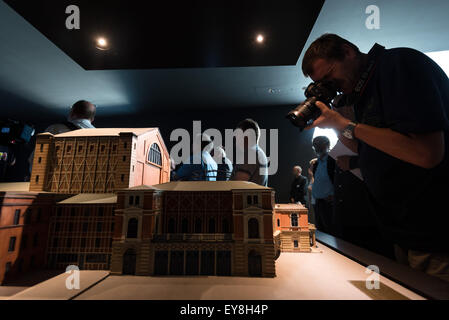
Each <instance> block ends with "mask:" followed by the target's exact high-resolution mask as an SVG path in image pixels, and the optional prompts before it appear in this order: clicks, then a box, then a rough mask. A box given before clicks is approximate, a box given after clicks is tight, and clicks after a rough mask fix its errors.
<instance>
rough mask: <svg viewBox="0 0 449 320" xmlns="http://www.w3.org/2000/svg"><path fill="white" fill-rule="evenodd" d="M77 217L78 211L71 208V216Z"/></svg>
mask: <svg viewBox="0 0 449 320" xmlns="http://www.w3.org/2000/svg"><path fill="white" fill-rule="evenodd" d="M75 215H76V209H75V208H71V209H70V216H71V217H74V216H75Z"/></svg>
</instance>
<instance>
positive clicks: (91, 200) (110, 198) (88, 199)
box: [58, 193, 117, 204]
mask: <svg viewBox="0 0 449 320" xmlns="http://www.w3.org/2000/svg"><path fill="white" fill-rule="evenodd" d="M103 203H117V196H116V195H115V194H113V193H81V194H78V195H76V196H74V197H71V198H68V199H65V200H63V201H60V202H58V204H103Z"/></svg>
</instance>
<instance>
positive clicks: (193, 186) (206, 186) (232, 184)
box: [153, 181, 271, 191]
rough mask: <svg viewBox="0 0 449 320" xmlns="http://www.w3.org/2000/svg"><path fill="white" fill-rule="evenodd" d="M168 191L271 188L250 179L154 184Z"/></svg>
mask: <svg viewBox="0 0 449 320" xmlns="http://www.w3.org/2000/svg"><path fill="white" fill-rule="evenodd" d="M153 187H154V188H156V189H159V190H166V191H231V190H271V188H267V187H264V186H261V185H258V184H255V183H253V182H248V181H175V182H167V183H162V184H157V185H154V186H153Z"/></svg>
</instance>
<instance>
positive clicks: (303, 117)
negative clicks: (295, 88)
mask: <svg viewBox="0 0 449 320" xmlns="http://www.w3.org/2000/svg"><path fill="white" fill-rule="evenodd" d="M304 94H305V96H306V98H307V99H306V101H304V102H303V103H301V104H300V105H299V106H297V107H296V108H295V109H293V110H292V111H290V112H289V113H288V114H287V119H289V120H290V121H291V123H292V124H293V125H294V126H296V127H298V128H299V129H300V130H301V131H302V130H304V128H305V127H307V126H308V125H309V124H310V123H311V122H313V121H315V119H317V118H318V117H319V116H320V115H321V110H320V108H318V107H317V106H316V104H315V103H316V102H317V101H321V102H323V103H325V104H326V105H329V104H330V103H331V102H332V100H334V98H335V97H336V96H337V89H336V88H335V86H334V85H333V83H332V82H330V81H328V82H321V81H318V82H312V83H311V84H309V85H308V86H307V89H306V91H305V93H304Z"/></svg>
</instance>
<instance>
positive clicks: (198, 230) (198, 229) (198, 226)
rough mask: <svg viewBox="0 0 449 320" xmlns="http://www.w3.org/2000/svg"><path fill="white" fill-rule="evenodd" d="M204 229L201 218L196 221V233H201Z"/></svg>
mask: <svg viewBox="0 0 449 320" xmlns="http://www.w3.org/2000/svg"><path fill="white" fill-rule="evenodd" d="M202 229H203V221H202V220H201V218H197V219H196V220H195V233H201V232H202Z"/></svg>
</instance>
